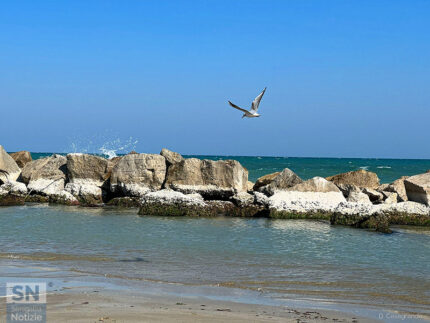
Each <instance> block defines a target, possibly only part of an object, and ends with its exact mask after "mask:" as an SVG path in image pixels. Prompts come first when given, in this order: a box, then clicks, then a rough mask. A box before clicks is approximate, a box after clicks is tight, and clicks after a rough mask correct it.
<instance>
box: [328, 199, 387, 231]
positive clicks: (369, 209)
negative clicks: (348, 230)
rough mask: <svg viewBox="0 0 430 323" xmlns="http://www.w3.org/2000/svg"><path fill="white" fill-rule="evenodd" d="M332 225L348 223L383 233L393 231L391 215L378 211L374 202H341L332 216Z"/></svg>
mask: <svg viewBox="0 0 430 323" xmlns="http://www.w3.org/2000/svg"><path fill="white" fill-rule="evenodd" d="M330 224H332V225H346V226H352V227H356V228H361V229H375V230H376V231H379V232H383V233H391V232H392V231H391V230H390V227H389V226H390V222H389V217H388V216H386V215H385V214H383V213H378V212H377V209H376V207H375V206H374V205H372V204H362V203H352V202H345V203H340V204H339V205H338V206H337V208H336V209H335V210H334V212H333V214H332V215H331V217H330Z"/></svg>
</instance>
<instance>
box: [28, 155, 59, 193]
mask: <svg viewBox="0 0 430 323" xmlns="http://www.w3.org/2000/svg"><path fill="white" fill-rule="evenodd" d="M66 173H67V159H66V157H64V156H61V155H57V154H54V155H52V156H49V157H45V158H41V159H36V160H33V161H31V162H29V163H27V164H26V165H25V166H24V168H23V169H22V173H21V177H20V180H21V181H23V182H24V183H26V184H27V188H28V190H29V192H30V193H36V194H42V195H52V194H60V192H61V191H62V190H63V189H64V183H65V181H66Z"/></svg>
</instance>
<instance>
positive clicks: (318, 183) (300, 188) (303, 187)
mask: <svg viewBox="0 0 430 323" xmlns="http://www.w3.org/2000/svg"><path fill="white" fill-rule="evenodd" d="M287 191H296V192H321V193H327V192H337V193H339V192H340V190H339V188H338V187H337V186H336V185H334V184H333V183H332V182H329V181H328V180H326V179H324V178H322V177H318V176H317V177H314V178H311V179H309V180H307V181H305V182H303V183H300V184H296V185H294V186H293V187H289V188H287Z"/></svg>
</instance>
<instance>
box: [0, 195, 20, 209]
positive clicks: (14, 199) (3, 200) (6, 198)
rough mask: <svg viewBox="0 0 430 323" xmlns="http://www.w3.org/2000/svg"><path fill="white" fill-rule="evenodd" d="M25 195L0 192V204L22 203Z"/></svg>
mask: <svg viewBox="0 0 430 323" xmlns="http://www.w3.org/2000/svg"><path fill="white" fill-rule="evenodd" d="M24 203H25V195H21V194H13V193H4V192H0V206H13V205H24Z"/></svg>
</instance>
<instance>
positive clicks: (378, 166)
mask: <svg viewBox="0 0 430 323" xmlns="http://www.w3.org/2000/svg"><path fill="white" fill-rule="evenodd" d="M376 168H391V166H378V167H376Z"/></svg>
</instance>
